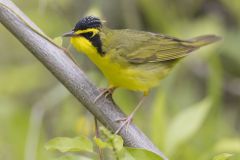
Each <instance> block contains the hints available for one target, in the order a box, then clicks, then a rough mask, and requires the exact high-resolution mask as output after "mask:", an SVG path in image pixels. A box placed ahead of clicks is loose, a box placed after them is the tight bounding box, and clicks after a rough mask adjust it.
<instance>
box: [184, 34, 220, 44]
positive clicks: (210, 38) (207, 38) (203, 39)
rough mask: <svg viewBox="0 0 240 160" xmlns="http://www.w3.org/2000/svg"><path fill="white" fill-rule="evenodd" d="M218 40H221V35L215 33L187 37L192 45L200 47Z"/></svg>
mask: <svg viewBox="0 0 240 160" xmlns="http://www.w3.org/2000/svg"><path fill="white" fill-rule="evenodd" d="M220 40H222V37H219V36H215V35H204V36H199V37H195V38H192V39H189V41H190V42H191V43H192V45H193V46H194V47H202V46H205V45H208V44H212V43H214V42H217V41H220Z"/></svg>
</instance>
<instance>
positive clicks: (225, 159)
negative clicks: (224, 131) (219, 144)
mask: <svg viewBox="0 0 240 160" xmlns="http://www.w3.org/2000/svg"><path fill="white" fill-rule="evenodd" d="M232 156H233V155H232V154H230V153H222V154H220V155H217V156H215V157H214V158H213V160H228V159H229V158H230V157H232Z"/></svg>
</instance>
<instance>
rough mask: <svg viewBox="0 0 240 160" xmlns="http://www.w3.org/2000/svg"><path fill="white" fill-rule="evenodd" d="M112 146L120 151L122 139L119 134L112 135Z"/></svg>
mask: <svg viewBox="0 0 240 160" xmlns="http://www.w3.org/2000/svg"><path fill="white" fill-rule="evenodd" d="M113 146H114V148H115V150H116V151H120V150H121V149H122V148H123V139H122V137H121V136H118V135H115V136H114V139H113Z"/></svg>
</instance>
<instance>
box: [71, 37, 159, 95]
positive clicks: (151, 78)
mask: <svg viewBox="0 0 240 160" xmlns="http://www.w3.org/2000/svg"><path fill="white" fill-rule="evenodd" d="M71 43H72V44H73V46H74V47H75V48H76V49H77V50H78V51H80V52H83V53H85V54H86V55H87V56H88V57H89V58H90V60H91V61H92V62H93V63H95V64H96V65H97V67H98V68H99V69H100V70H101V71H102V72H103V74H104V76H105V77H106V78H107V79H108V81H109V84H110V85H112V86H116V87H123V88H127V89H130V90H137V91H143V92H147V91H148V90H149V88H152V87H154V86H156V85H157V84H158V83H159V79H160V78H159V76H156V74H158V71H157V72H155V71H149V70H145V69H144V68H140V67H137V66H132V65H130V64H129V65H124V66H123V65H122V64H121V65H120V64H119V63H117V62H113V61H112V60H111V54H106V55H104V56H101V55H100V54H99V53H98V52H97V50H96V48H95V47H94V46H92V44H91V42H89V41H88V40H86V39H85V38H83V37H72V38H71Z"/></svg>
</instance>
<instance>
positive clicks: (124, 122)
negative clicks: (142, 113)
mask: <svg viewBox="0 0 240 160" xmlns="http://www.w3.org/2000/svg"><path fill="white" fill-rule="evenodd" d="M145 97H146V96H145V95H144V96H143V97H142V98H141V99H140V101H139V103H138V104H137V106H136V107H135V108H134V110H133V111H132V113H131V114H130V115H129V116H127V117H125V118H121V119H118V120H116V121H117V122H122V124H121V126H120V127H119V128H118V129H117V130H116V131H115V133H114V134H118V133H119V132H120V131H121V129H122V128H123V127H124V126H126V130H127V129H128V126H129V124H130V123H131V122H132V119H133V116H134V114H135V113H136V112H137V110H138V109H139V108H140V107H141V106H142V104H143V102H144V100H145Z"/></svg>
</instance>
